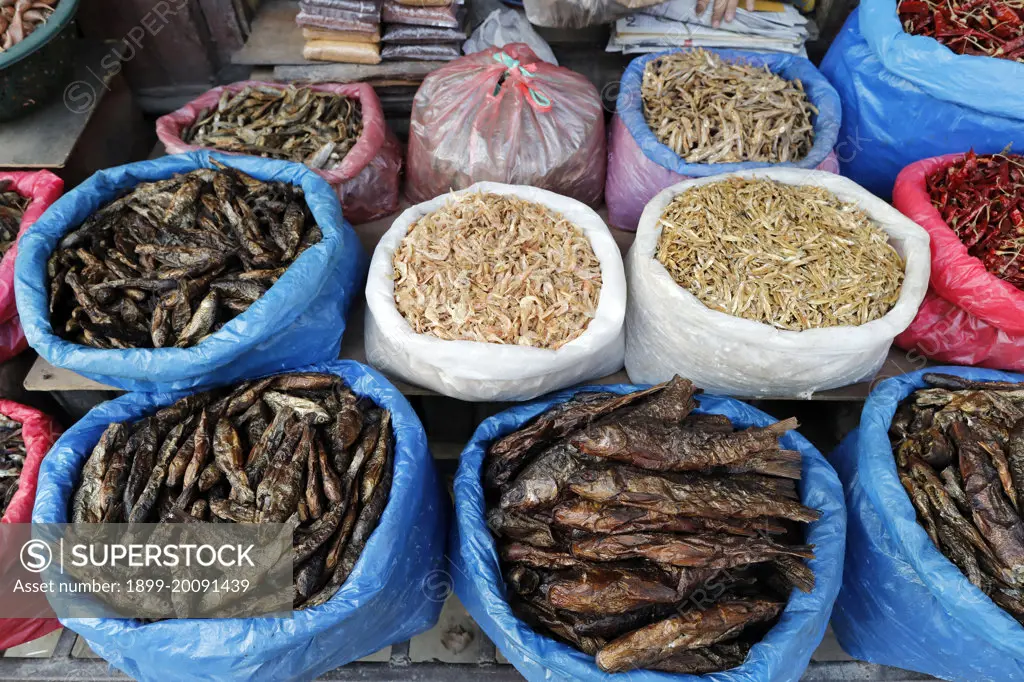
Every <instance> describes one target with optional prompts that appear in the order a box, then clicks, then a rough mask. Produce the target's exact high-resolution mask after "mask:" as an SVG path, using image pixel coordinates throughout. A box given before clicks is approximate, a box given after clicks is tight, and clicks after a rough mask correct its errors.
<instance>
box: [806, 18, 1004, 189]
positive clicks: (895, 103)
mask: <svg viewBox="0 0 1024 682" xmlns="http://www.w3.org/2000/svg"><path fill="white" fill-rule="evenodd" d="M821 71H822V73H824V74H825V76H826V77H828V79H829V80H830V81H832V85H834V86H835V88H836V90H838V91H839V97H840V99H841V100H842V102H843V125H842V129H841V130H840V134H839V138H840V141H839V145H838V146H837V147H836V152H837V154H838V156H839V163H840V166H841V168H842V173H843V175H845V176H847V177H849V178H852V179H853V180H854V181H855V182H856V183H857V184H859V185H861V186H863V187H866V188H867V189H868V190H869V191H871V192H872V193H873V194H876V195H878V196H880V197H882V198H884V199H888V198H889V197H890V196H892V187H893V183H894V182H895V181H896V176H897V175H898V174H899V172H900V171H901V170H902V169H903V168H904V166H908V165H910V164H911V163H913V162H915V161H920V160H921V159H925V158H929V157H932V156H939V155H941V154H951V153H954V152H965V151H967V150H968V149H971V148H972V147H973V148H974V149H975V150H976V151H977V152H978V153H979V154H982V153H996V152H999V151H1000V150H1002V149H1003V148H1004V147H1006V145H1008V144H1011V143H1013V145H1014V147H1015V148H1016V147H1020V146H1021V145H1022V144H1024V88H1022V87H1020V85H1021V83H1024V64H1019V63H1017V62H1013V61H1009V60H1006V59H994V58H991V57H975V56H970V55H959V54H956V53H954V52H953V51H951V50H950V49H949V48H947V47H945V46H944V45H942V44H940V43H938V42H937V41H935V40H933V39H932V38H928V37H926V36H914V35H909V34H907V33H906V32H904V30H903V27H902V25H901V24H900V20H899V17H898V16H897V14H896V2H895V0H862V2H861V3H860V7H859V8H858V9H856V10H854V12H853V13H852V14H851V15H850V16H849V17H848V18H847V20H846V23H845V24H844V25H843V28H842V30H841V31H840V32H839V35H838V36H836V39H835V40H834V41H833V42H832V45H831V47H829V50H828V53H827V54H826V55H825V59H824V60H823V61H822V62H821Z"/></svg>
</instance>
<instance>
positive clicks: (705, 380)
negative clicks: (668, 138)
mask: <svg viewBox="0 0 1024 682" xmlns="http://www.w3.org/2000/svg"><path fill="white" fill-rule="evenodd" d="M727 177H742V178H765V179H770V180H776V181H778V182H783V183H786V184H789V185H815V186H818V187H824V188H825V189H827V190H829V191H830V192H832V193H833V194H835V195H836V196H838V197H839V198H840V199H842V200H843V201H849V202H852V203H855V204H857V205H858V206H859V207H860V208H861V209H862V210H863V211H865V212H866V213H867V214H868V216H870V217H871V218H872V219H873V220H874V221H875V222H876V223H878V225H879V226H880V227H881V228H882V229H883V230H885V231H886V232H887V233H888V234H889V238H890V239H889V241H890V243H891V244H892V245H893V247H894V248H895V249H896V251H897V252H898V253H899V254H900V255H901V256H902V257H903V258H904V260H905V261H906V269H905V276H904V280H903V287H902V289H901V290H900V295H899V299H898V300H897V302H896V305H895V306H894V307H893V309H892V310H890V311H889V312H888V313H887V314H886V315H885V316H884V317H881V318H879V319H877V320H873V321H871V322H868V323H867V324H863V325H860V326H858V327H833V328H824V329H810V330H806V331H800V332H796V331H788V330H781V329H776V328H774V327H771V326H769V325H766V324H761V323H759V322H755V321H753V320H746V319H743V318H740V317H735V316H732V315H728V314H726V313H722V312H718V311H715V310H711V309H709V308H707V307H706V306H705V305H704V304H703V303H701V302H700V301H699V300H697V298H696V297H695V296H694V295H693V294H691V293H690V292H688V291H687V290H686V289H684V288H682V287H680V286H679V285H678V284H676V282H675V280H673V279H672V276H671V275H670V274H669V273H668V271H667V270H666V269H665V267H664V266H663V265H662V264H661V263H660V262H658V260H657V259H656V258H655V253H656V250H657V246H658V239H659V238H660V236H661V226H660V224H659V220H660V218H661V215H662V213H663V212H664V210H665V207H666V206H668V204H669V203H670V202H671V201H672V199H673V198H674V197H675V196H676V195H677V194H679V193H680V192H683V191H685V190H687V189H689V188H690V187H695V186H697V185H704V184H708V183H711V182H718V181H721V180H722V179H724V178H727ZM929 262H930V257H929V253H928V233H926V232H925V231H924V230H923V229H921V228H920V227H918V226H917V225H915V224H914V223H913V222H911V221H910V220H909V219H908V218H906V217H905V216H904V215H902V214H901V213H900V212H899V211H897V210H896V209H894V208H892V207H891V206H889V205H888V204H886V203H885V202H883V201H882V200H880V199H878V198H877V197H875V196H873V195H871V194H869V193H868V192H867V191H866V190H864V189H862V188H861V187H859V186H857V185H856V184H854V183H853V182H852V181H850V180H847V179H846V178H843V177H840V176H838V175H833V174H832V173H826V172H823V171H814V170H800V169H794V168H778V169H774V168H772V169H762V170H753V171H742V172H737V173H730V174H728V175H719V176H712V177H708V178H701V179H696V180H687V181H686V182H682V183H680V184H678V185H675V186H673V187H670V188H668V189H666V190H665V191H663V192H662V193H661V194H659V195H658V196H656V197H655V198H654V199H653V200H652V201H651V203H649V204H647V208H646V209H645V210H644V214H643V217H642V218H641V219H640V227H639V229H638V230H637V233H636V240H635V241H634V242H633V247H632V248H631V249H630V251H629V255H628V256H627V257H626V273H627V277H628V283H629V305H628V307H627V309H626V371H627V372H628V374H629V378H630V380H631V381H634V382H636V383H640V384H654V383H658V382H661V381H667V380H668V379H671V378H672V376H673V375H674V374H679V375H680V376H684V377H687V378H689V379H692V380H693V382H694V383H695V384H697V385H698V386H700V387H701V388H704V389H706V390H707V391H709V392H711V393H722V394H726V395H741V396H748V397H757V398H760V397H765V398H767V397H801V398H805V397H809V396H810V395H811V394H812V393H814V392H815V391H823V390H827V389H830V388H837V387H839V386H846V385H847V384H852V383H856V382H858V381H862V380H864V379H869V378H871V377H873V376H874V375H875V374H876V373H877V372H878V370H879V369H880V368H881V367H882V364H883V363H884V362H885V358H886V356H887V354H888V352H889V346H890V345H891V344H892V341H893V338H895V337H896V335H897V334H899V333H900V332H902V331H903V330H904V329H906V328H907V326H908V325H910V322H911V320H913V319H914V316H915V315H916V314H917V309H918V307H919V306H920V305H921V301H922V300H923V299H924V295H925V291H926V290H927V288H928V272H929Z"/></svg>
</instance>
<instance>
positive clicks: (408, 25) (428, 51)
mask: <svg viewBox="0 0 1024 682" xmlns="http://www.w3.org/2000/svg"><path fill="white" fill-rule="evenodd" d="M464 2H465V0H384V4H383V10H382V12H381V19H382V21H383V23H384V35H383V37H382V38H381V42H382V43H383V44H384V47H383V49H382V50H381V57H382V58H383V59H389V60H393V61H404V60H422V61H451V60H453V59H457V58H458V57H459V56H460V55H461V54H462V51H461V47H462V43H463V41H465V40H466V37H467V36H468V33H467V32H466V8H465V5H464Z"/></svg>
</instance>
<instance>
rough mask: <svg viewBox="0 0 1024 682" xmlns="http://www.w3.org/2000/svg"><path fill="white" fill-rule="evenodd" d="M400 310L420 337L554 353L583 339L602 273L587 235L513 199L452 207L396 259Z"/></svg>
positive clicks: (422, 227)
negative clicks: (508, 345)
mask: <svg viewBox="0 0 1024 682" xmlns="http://www.w3.org/2000/svg"><path fill="white" fill-rule="evenodd" d="M393 261H394V267H395V274H394V276H395V304H396V305H397V307H398V311H399V312H400V313H401V314H402V316H403V317H404V318H405V319H406V321H407V322H408V323H409V324H410V326H412V328H413V330H414V331H415V332H416V333H417V334H431V335H433V336H436V337H438V338H440V339H446V340H455V339H461V340H466V341H480V342H483V343H502V344H513V345H520V346H533V347H536V348H547V349H551V350H555V349H558V348H561V347H562V346H564V345H565V344H567V343H569V342H570V341H572V340H573V339H575V338H576V337H578V336H579V335H580V334H582V333H583V332H584V330H585V329H586V328H587V325H588V324H590V320H591V319H593V317H594V313H595V312H596V310H597V302H598V299H599V298H600V295H601V264H600V262H599V261H598V260H597V256H596V255H595V254H594V249H593V248H592V247H591V245H590V242H589V241H588V240H587V237H586V235H584V234H583V231H582V230H581V229H580V228H579V227H577V226H576V225H573V224H572V223H571V222H569V221H568V220H566V219H565V218H564V217H562V216H561V215H560V214H558V213H556V212H554V211H552V210H550V209H548V208H547V207H546V206H543V205H541V204H536V203H533V202H530V201H525V200H523V199H520V198H518V197H516V196H513V195H500V194H483V193H471V194H462V195H459V196H456V197H453V198H452V199H450V200H449V201H448V202H447V203H446V204H445V205H444V207H443V208H441V209H438V210H437V211H434V212H433V213H430V214H429V215H426V216H423V217H422V218H420V219H419V220H417V221H416V222H415V223H413V224H412V226H411V227H410V228H409V232H408V233H407V234H406V235H405V238H404V239H403V240H402V243H401V244H400V245H399V247H398V249H396V250H395V255H394V259H393Z"/></svg>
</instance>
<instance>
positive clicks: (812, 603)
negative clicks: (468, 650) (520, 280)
mask: <svg viewBox="0 0 1024 682" xmlns="http://www.w3.org/2000/svg"><path fill="white" fill-rule="evenodd" d="M647 387H648V386H647V385H631V384H611V385H589V386H580V387H574V388H570V389H566V390H562V391H559V392H557V393H552V394H549V395H547V396H545V397H543V398H539V399H537V400H535V401H532V402H529V403H524V404H521V405H518V406H515V407H512V408H510V409H508V410H505V411H504V412H502V413H499V414H497V415H495V416H492V417H490V418H488V419H486V420H485V421H484V422H482V423H481V424H480V426H479V427H477V430H476V432H475V433H474V435H473V437H472V439H471V440H470V442H469V443H468V444H467V446H466V449H465V450H464V451H463V452H462V454H461V456H460V460H459V468H458V472H457V474H456V478H455V509H456V514H455V525H456V530H455V533H454V534H453V535H454V537H455V538H457V544H456V546H455V547H453V548H452V551H453V552H455V553H457V555H458V560H459V563H460V564H461V566H456V567H455V570H456V571H459V570H460V569H461V567H465V566H469V567H471V568H470V570H473V569H475V568H482V574H475V571H474V575H472V576H468V575H466V572H465V571H462V572H461V576H462V577H463V578H465V579H467V580H469V581H470V582H471V583H472V584H473V585H474V586H475V587H476V586H481V585H482V586H483V589H486V590H487V593H486V596H483V595H482V596H481V599H482V600H483V601H486V602H489V603H490V604H491V606H493V607H494V608H495V609H496V610H488V612H487V616H488V617H487V618H482V619H480V618H475V614H472V613H471V614H470V615H474V619H475V620H476V621H477V624H478V625H480V627H481V628H482V629H484V631H485V632H486V634H487V635H488V636H489V637H490V638H491V640H492V641H494V642H495V643H496V644H499V643H500V642H502V641H504V640H506V639H509V637H508V632H507V631H506V630H505V629H504V625H503V623H513V624H514V626H515V634H514V638H512V639H513V640H514V642H515V643H516V653H517V654H519V655H521V656H523V657H524V658H527V659H529V658H531V655H532V654H533V652H535V651H538V650H541V649H545V650H547V651H550V652H554V654H555V655H554V656H551V657H547V658H545V659H542V660H533V662H534V663H535V664H536V665H538V666H541V667H543V668H544V669H545V670H548V671H550V672H554V673H557V674H561V675H565V676H569V678H570V679H587V680H595V679H600V680H605V681H607V682H613V681H614V680H618V679H619V677H620V676H619V675H617V674H615V675H612V674H609V673H605V672H603V671H602V670H600V669H599V668H598V667H597V664H596V663H595V662H594V657H593V656H589V655H587V654H585V653H583V652H581V651H578V650H576V649H574V648H572V647H570V646H568V645H567V644H563V643H562V642H558V641H556V640H553V639H551V638H549V637H545V636H544V635H540V634H538V633H536V632H535V631H534V630H533V629H532V628H530V627H529V626H528V625H526V624H525V623H524V622H522V621H521V620H520V619H519V618H518V617H517V616H515V614H514V613H513V612H512V609H511V607H510V606H509V604H508V601H507V600H506V598H505V596H504V589H505V584H504V579H503V578H502V576H501V573H500V571H492V570H491V568H492V565H493V567H495V568H496V567H497V551H496V549H495V545H494V538H493V536H491V534H490V532H489V530H488V529H487V528H486V524H484V527H483V529H482V533H483V535H481V534H480V532H478V531H480V530H481V529H480V527H479V524H474V520H475V519H476V518H484V515H485V510H484V503H483V495H482V484H481V481H480V474H481V469H482V461H483V458H484V455H485V448H486V446H487V445H489V444H490V443H491V442H493V440H489V441H486V442H483V438H484V436H483V435H482V434H485V433H487V432H489V431H492V430H494V431H495V432H496V434H497V435H496V436H495V437H501V436H503V435H506V434H508V433H510V432H511V431H513V430H515V429H516V428H519V427H520V426H522V425H523V424H524V423H526V422H527V421H529V420H530V419H532V418H533V417H535V416H537V415H539V414H541V413H543V412H546V411H547V410H548V409H550V407H551V406H552V405H554V404H557V403H562V402H565V401H566V400H568V399H569V398H571V397H572V396H573V395H575V394H577V393H580V392H586V391H607V392H612V393H618V394H623V393H631V392H634V391H637V390H642V389H644V388H647ZM697 398H698V400H699V401H700V403H701V404H700V406H699V407H698V408H696V409H695V410H694V413H698V414H699V413H704V412H710V413H718V412H720V411H721V410H723V409H724V408H726V407H727V406H740V408H741V409H742V410H743V411H745V412H747V414H748V415H749V416H750V417H751V418H752V419H753V420H754V421H752V422H751V425H755V424H756V425H762V426H766V425H768V424H774V423H777V422H778V420H777V419H775V418H774V417H772V416H770V415H768V414H767V413H765V412H762V411H761V410H759V409H757V408H755V407H753V406H751V405H749V404H747V403H744V402H742V401H739V400H736V399H734V398H728V397H724V396H717V395H709V394H700V395H699V396H697ZM506 420H507V421H508V422H509V424H508V426H507V428H504V427H502V426H501V424H502V422H504V421H506ZM783 442H784V445H785V446H786V447H787V448H789V449H798V450H800V452H801V453H803V455H804V457H803V469H804V471H803V478H804V480H806V479H808V478H810V475H811V474H813V475H814V476H823V477H824V478H825V479H826V481H825V485H823V486H822V492H823V493H826V495H827V496H828V497H831V498H832V500H831V501H832V502H833V503H834V505H835V506H836V507H837V509H836V510H834V511H833V512H832V513H828V512H826V513H825V514H823V516H822V518H821V519H819V520H818V521H815V522H814V523H811V524H809V527H808V529H807V536H806V539H805V542H806V543H808V544H814V545H816V547H815V551H816V553H817V557H816V558H815V559H814V560H813V561H811V562H810V565H811V567H812V570H813V571H814V574H815V578H816V580H815V587H814V591H813V592H812V593H810V594H805V593H803V592H800V591H799V590H796V589H795V588H794V589H793V591H792V592H791V594H790V598H789V601H788V602H787V603H786V608H785V610H784V611H783V614H782V616H781V617H780V620H779V622H778V623H776V624H775V626H774V627H772V629H771V630H769V631H768V633H767V634H766V635H765V637H764V638H763V639H762V640H761V641H760V642H758V643H757V644H755V645H754V646H753V647H752V648H751V650H750V653H749V654H748V655H747V658H746V659H745V661H744V663H743V665H741V666H739V667H738V668H733V669H731V670H728V671H723V672H722V673H716V674H714V675H713V676H711V677H706V676H690V675H678V674H670V673H662V672H656V671H651V670H634V671H630V672H629V673H627V674H626V676H627V677H628V678H629V679H631V680H634V682H679V680H684V679H693V680H698V679H701V680H704V679H712V678H713V679H717V680H720V682H726V681H727V680H730V679H735V680H740V679H744V680H754V679H773V678H772V675H773V674H774V672H777V670H773V669H774V668H776V667H778V666H792V664H793V660H792V656H793V655H796V654H798V653H799V652H798V651H793V650H792V649H791V648H789V647H787V646H786V644H787V642H789V644H795V645H796V646H797V647H799V646H800V645H801V644H804V643H805V635H806V633H804V634H803V636H802V635H801V631H802V630H806V629H807V628H808V627H811V626H812V625H813V621H814V619H815V618H816V617H819V615H820V614H821V609H820V608H819V606H818V604H819V603H822V602H823V603H827V604H828V607H827V611H828V613H825V614H823V615H822V616H821V619H822V628H821V629H822V634H823V633H824V629H825V626H826V625H827V623H828V620H829V617H830V615H831V610H832V606H833V604H834V603H835V600H836V597H837V596H838V594H839V588H840V586H841V584H842V571H843V563H844V558H845V550H846V546H845V537H846V505H845V498H844V496H843V493H842V484H841V483H840V481H839V477H838V475H837V474H836V472H835V470H834V469H833V468H832V466H831V465H830V464H829V463H828V462H827V461H826V460H825V458H824V457H823V456H822V455H821V453H820V452H819V451H818V450H817V448H815V447H814V446H813V445H812V444H811V443H810V441H808V440H807V439H806V438H804V437H803V436H802V435H800V434H799V433H797V432H795V431H794V432H790V433H788V434H786V436H785V437H784V438H783ZM828 491H831V494H828ZM801 499H802V500H805V499H806V490H804V489H803V488H802V489H801ZM470 516H473V517H474V519H471V518H469V517H470ZM837 532H838V534H839V535H840V537H841V538H842V541H841V542H838V543H837V542H834V541H833V542H828V540H829V539H830V538H832V537H834V536H835V535H836V533H837ZM822 540H825V541H824V542H823V541H822ZM819 550H820V551H819ZM493 578H496V581H495V580H493ZM458 586H459V581H458V580H457V581H456V594H458ZM466 601H467V600H466V599H463V602H466ZM819 642H820V638H819ZM519 643H522V644H523V646H520V645H519ZM538 643H543V646H538ZM816 646H817V643H815V645H814V647H809V650H808V651H807V652H806V654H807V658H808V659H809V658H810V655H811V654H812V653H813V649H814V648H815V647H816ZM499 649H500V646H499ZM779 649H781V650H783V651H784V652H785V654H786V655H783V656H781V657H780V656H779V655H778V654H777V650H779ZM773 651H774V652H776V655H771V654H772V652H773ZM552 658H557V659H558V662H559V663H561V662H565V663H566V664H567V669H562V668H560V667H557V663H556V662H555V661H553V660H551V659H552ZM733 676H735V678H733Z"/></svg>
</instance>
